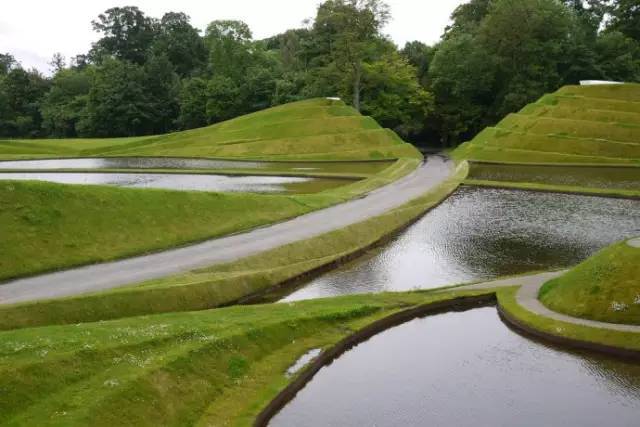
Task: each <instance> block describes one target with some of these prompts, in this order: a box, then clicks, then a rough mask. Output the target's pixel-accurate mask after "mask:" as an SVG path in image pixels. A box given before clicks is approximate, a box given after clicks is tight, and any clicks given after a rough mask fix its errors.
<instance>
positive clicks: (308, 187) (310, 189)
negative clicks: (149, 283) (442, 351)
mask: <svg viewBox="0 0 640 427" xmlns="http://www.w3.org/2000/svg"><path fill="white" fill-rule="evenodd" d="M0 179H3V180H39V181H48V182H56V183H59V184H85V185H114V186H118V187H133V188H158V189H165V190H180V191H220V192H250V193H278V194H308V193H317V192H320V191H324V190H329V189H331V188H336V187H340V186H343V185H346V184H348V183H349V182H351V181H348V180H343V179H326V178H297V177H281V176H224V175H182V174H152V173H146V174H145V173H69V172H65V173H52V172H42V173H39V172H38V173H26V172H25V173H18V172H9V173H1V174H0Z"/></svg>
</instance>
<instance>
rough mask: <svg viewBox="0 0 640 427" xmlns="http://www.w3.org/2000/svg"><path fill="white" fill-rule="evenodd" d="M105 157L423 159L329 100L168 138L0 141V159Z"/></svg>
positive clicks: (366, 119)
mask: <svg viewBox="0 0 640 427" xmlns="http://www.w3.org/2000/svg"><path fill="white" fill-rule="evenodd" d="M104 156H167V157H219V158H243V159H259V160H278V159H311V160H354V159H357V160H370V159H396V158H401V157H410V158H420V153H419V152H418V151H417V150H416V149H415V148H413V147H412V146H411V145H409V144H406V143H404V142H403V141H402V140H401V139H400V138H398V136H397V135H396V134H395V133H393V132H391V131H389V130H385V129H382V128H381V127H380V126H379V125H378V123H376V121H375V120H373V119H372V118H370V117H363V116H361V115H360V114H359V113H358V112H357V111H356V110H354V109H353V108H351V107H348V106H346V105H345V104H344V103H343V102H342V101H333V100H328V99H312V100H307V101H301V102H295V103H291V104H286V105H282V106H278V107H274V108H270V109H268V110H264V111H260V112H257V113H253V114H249V115H246V116H242V117H239V118H236V119H233V120H229V121H226V122H223V123H218V124H215V125H213V126H209V127H205V128H200V129H193V130H188V131H184V132H176V133H172V134H167V135H157V136H145V137H135V138H116V139H73V140H52V139H49V140H37V141H29V140H11V141H0V159H18V158H36V157H41V158H44V157H104Z"/></svg>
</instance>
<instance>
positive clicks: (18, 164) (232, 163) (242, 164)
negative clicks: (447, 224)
mask: <svg viewBox="0 0 640 427" xmlns="http://www.w3.org/2000/svg"><path fill="white" fill-rule="evenodd" d="M392 164H393V161H380V162H252V161H241V160H209V159H182V158H170V157H112V158H109V157H106V158H81V159H43V160H16V161H4V162H0V169H13V170H19V169H23V170H33V169H38V170H40V169H43V170H44V169H256V170H260V171H285V172H291V173H296V172H300V173H305V172H308V173H336V174H376V173H378V172H381V171H382V170H384V169H386V168H388V167H389V166H391V165H392Z"/></svg>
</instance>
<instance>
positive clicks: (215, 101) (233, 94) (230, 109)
mask: <svg viewBox="0 0 640 427" xmlns="http://www.w3.org/2000/svg"><path fill="white" fill-rule="evenodd" d="M242 110H243V102H242V97H241V92H240V88H239V86H238V85H237V84H236V83H235V82H234V81H233V80H232V79H231V78H230V77H225V76H222V75H220V76H215V77H213V78H212V79H210V80H209V82H208V83H207V104H206V114H207V121H208V122H209V123H216V122H220V121H223V120H227V119H230V118H232V117H235V116H237V115H239V114H240V113H241V111H242Z"/></svg>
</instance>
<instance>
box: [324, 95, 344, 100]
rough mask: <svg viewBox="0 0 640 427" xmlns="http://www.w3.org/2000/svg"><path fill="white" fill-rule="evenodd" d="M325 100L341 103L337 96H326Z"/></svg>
mask: <svg viewBox="0 0 640 427" xmlns="http://www.w3.org/2000/svg"><path fill="white" fill-rule="evenodd" d="M327 99H328V100H329V101H342V99H340V98H338V97H337V96H328V97H327Z"/></svg>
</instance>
